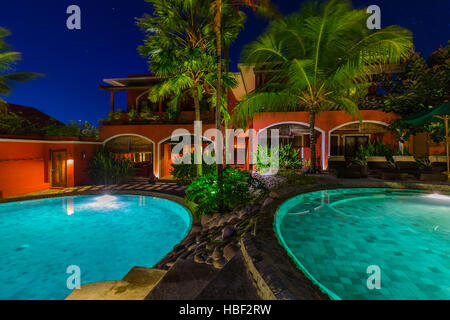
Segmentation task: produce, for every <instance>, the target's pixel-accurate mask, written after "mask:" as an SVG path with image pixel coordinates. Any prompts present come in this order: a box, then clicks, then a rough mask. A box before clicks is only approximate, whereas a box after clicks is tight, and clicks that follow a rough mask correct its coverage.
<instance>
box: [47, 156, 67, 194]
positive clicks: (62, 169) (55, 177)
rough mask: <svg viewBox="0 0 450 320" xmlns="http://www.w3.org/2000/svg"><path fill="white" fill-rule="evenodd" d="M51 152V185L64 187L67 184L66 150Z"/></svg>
mask: <svg viewBox="0 0 450 320" xmlns="http://www.w3.org/2000/svg"><path fill="white" fill-rule="evenodd" d="M50 152H51V159H52V161H51V186H52V187H57V188H64V187H66V185H67V163H66V150H52V151H50Z"/></svg>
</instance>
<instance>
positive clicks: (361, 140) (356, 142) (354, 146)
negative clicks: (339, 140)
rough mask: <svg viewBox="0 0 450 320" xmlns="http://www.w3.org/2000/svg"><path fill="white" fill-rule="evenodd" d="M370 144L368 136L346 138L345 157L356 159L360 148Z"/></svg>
mask: <svg viewBox="0 0 450 320" xmlns="http://www.w3.org/2000/svg"><path fill="white" fill-rule="evenodd" d="M368 143H369V137H368V136H347V137H345V156H346V157H354V156H355V155H356V152H357V151H358V150H359V148H360V146H366V145H367V144H368Z"/></svg>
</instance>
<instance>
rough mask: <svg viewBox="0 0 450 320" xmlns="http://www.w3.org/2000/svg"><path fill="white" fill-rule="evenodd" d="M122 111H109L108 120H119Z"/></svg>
mask: <svg viewBox="0 0 450 320" xmlns="http://www.w3.org/2000/svg"><path fill="white" fill-rule="evenodd" d="M122 114H123V111H122V110H117V111H111V112H109V113H108V120H109V121H111V120H120V118H122Z"/></svg>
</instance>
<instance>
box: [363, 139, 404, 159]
mask: <svg viewBox="0 0 450 320" xmlns="http://www.w3.org/2000/svg"><path fill="white" fill-rule="evenodd" d="M396 155H400V151H399V150H396V149H395V148H394V147H392V146H391V145H390V144H387V143H384V142H383V141H380V139H378V138H377V139H375V140H373V141H369V143H368V144H367V145H366V146H363V145H361V146H360V148H359V150H358V152H357V154H356V158H357V159H361V160H363V159H365V158H366V157H374V156H381V157H386V159H387V160H388V161H393V160H392V157H393V156H396Z"/></svg>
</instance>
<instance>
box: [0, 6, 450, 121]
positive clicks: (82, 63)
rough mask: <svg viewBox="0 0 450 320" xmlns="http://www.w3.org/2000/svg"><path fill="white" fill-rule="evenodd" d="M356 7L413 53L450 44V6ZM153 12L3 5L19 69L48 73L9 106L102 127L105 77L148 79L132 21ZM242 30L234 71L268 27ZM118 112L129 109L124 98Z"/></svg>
mask: <svg viewBox="0 0 450 320" xmlns="http://www.w3.org/2000/svg"><path fill="white" fill-rule="evenodd" d="M302 2H303V1H301V0H273V3H275V4H276V5H277V6H278V8H279V10H280V11H281V12H282V13H283V14H288V13H290V12H294V11H296V10H297V9H298V8H299V7H300V4H301V3H302ZM72 4H76V5H78V6H80V7H81V14H82V26H81V27H82V29H81V30H75V31H70V30H68V29H67V28H66V19H67V17H68V15H67V14H66V8H67V7H68V6H69V5H72ZM353 4H354V5H355V6H356V7H367V6H369V5H372V4H376V5H378V6H380V8H381V15H382V17H381V19H382V20H381V21H382V27H383V26H386V25H391V24H397V25H400V26H403V27H406V28H408V29H410V30H411V31H412V32H413V33H414V44H415V46H416V50H417V51H420V52H422V53H423V54H424V55H425V56H428V55H429V54H430V53H431V52H432V51H434V50H435V49H436V48H438V47H439V46H440V45H446V44H447V41H448V40H449V39H450V37H449V35H450V19H449V14H450V0H427V1H425V0H424V1H419V0H354V1H353ZM149 11H150V5H149V4H148V3H146V2H145V1H144V0H94V1H93V0H70V1H67V0H41V1H36V0H14V1H11V0H1V4H0V26H2V27H4V28H6V29H9V30H10V31H11V32H12V36H10V37H8V38H7V42H8V43H9V44H10V45H12V46H13V48H14V50H16V51H19V52H22V53H23V60H22V61H21V62H20V63H19V65H18V67H17V71H34V72H40V73H43V74H45V76H44V77H42V78H39V79H38V80H35V81H31V82H29V83H26V84H18V85H17V86H15V88H14V91H13V93H12V94H10V95H9V96H7V97H6V100H7V101H8V102H10V103H16V104H22V105H26V106H32V107H35V108H38V109H40V110H42V111H43V112H46V113H48V114H50V115H51V116H53V117H55V118H57V119H59V120H61V121H64V122H68V121H69V120H82V121H84V120H88V121H90V122H91V123H92V124H95V125H97V124H98V119H100V118H105V117H107V113H108V111H109V93H107V92H104V91H101V90H99V89H98V88H97V86H98V85H102V84H104V83H103V82H102V79H104V78H111V77H126V76H127V75H128V74H133V73H146V72H147V71H148V69H147V64H146V61H145V60H144V59H143V58H142V57H140V56H139V55H138V53H137V49H136V48H137V46H138V45H140V44H141V42H142V39H143V34H142V33H141V31H140V30H139V28H138V27H137V26H136V25H135V17H141V16H142V14H143V13H144V12H149ZM248 13H249V14H248V16H249V19H248V21H247V25H246V28H245V30H244V31H243V32H242V33H241V35H240V37H239V38H238V40H237V41H236V43H235V45H234V47H232V65H231V67H232V71H236V63H237V62H239V56H240V52H241V48H242V46H243V45H245V44H246V43H248V42H250V41H252V40H254V39H255V38H256V37H257V36H258V35H259V34H260V33H261V32H263V31H264V29H265V26H266V25H267V23H266V22H265V21H264V20H263V19H261V18H255V17H254V16H253V14H252V13H251V12H248ZM117 96H118V97H117V98H116V106H117V107H122V108H124V107H125V99H124V94H120V93H119V94H117Z"/></svg>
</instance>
